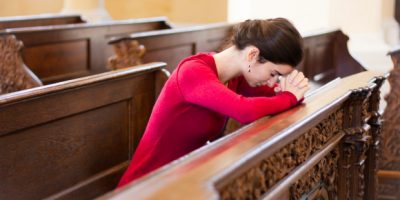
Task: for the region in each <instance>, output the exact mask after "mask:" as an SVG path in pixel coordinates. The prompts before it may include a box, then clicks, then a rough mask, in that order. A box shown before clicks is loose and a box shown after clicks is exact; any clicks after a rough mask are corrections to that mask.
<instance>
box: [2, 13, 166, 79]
mask: <svg viewBox="0 0 400 200" xmlns="http://www.w3.org/2000/svg"><path fill="white" fill-rule="evenodd" d="M166 28H170V25H169V24H168V23H167V22H166V18H165V17H155V18H145V19H134V20H124V21H113V22H108V23H102V24H69V25H54V26H41V27H25V28H14V29H6V30H4V31H0V36H2V35H3V36H4V35H9V34H12V35H15V36H16V38H17V39H18V40H21V41H22V42H23V43H24V46H25V48H24V49H23V51H22V58H23V60H24V62H25V63H26V64H27V65H28V66H29V68H30V69H31V70H32V71H33V73H35V74H36V75H37V76H38V77H39V78H40V79H41V81H42V82H43V83H44V84H48V83H54V82H59V81H63V80H68V79H72V78H77V77H82V76H87V75H92V74H97V73H101V72H105V71H109V69H108V68H107V58H108V57H110V56H111V55H112V48H111V47H109V46H108V45H107V42H108V39H109V38H111V37H115V36H122V35H125V34H130V33H133V32H140V31H149V30H155V29H166Z"/></svg>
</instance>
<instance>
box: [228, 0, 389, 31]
mask: <svg viewBox="0 0 400 200" xmlns="http://www.w3.org/2000/svg"><path fill="white" fill-rule="evenodd" d="M228 6H229V12H228V20H229V21H242V20H245V19H247V18H272V17H285V18H288V19H289V20H291V21H292V22H293V23H294V24H295V25H296V27H297V28H299V29H300V30H301V31H303V32H307V31H311V30H315V29H320V28H326V27H338V28H341V29H342V30H343V31H345V32H350V33H366V32H379V31H381V30H382V26H383V23H384V21H385V19H388V18H393V15H394V0H302V1H298V0H280V1H276V0H246V1H242V0H229V1H228Z"/></svg>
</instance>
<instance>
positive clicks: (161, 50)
mask: <svg viewBox="0 0 400 200" xmlns="http://www.w3.org/2000/svg"><path fill="white" fill-rule="evenodd" d="M231 28H232V24H227V23H214V24H207V25H198V26H189V27H181V28H174V29H170V30H159V31H147V32H141V33H134V34H131V35H130V36H129V37H114V38H112V39H111V41H110V44H113V45H114V46H115V49H116V50H125V51H116V52H115V53H116V54H117V55H115V57H122V58H121V59H124V58H131V60H137V59H141V60H139V61H137V62H141V63H147V62H155V61H162V62H166V63H167V70H169V71H170V72H172V71H173V70H174V69H175V68H176V66H177V65H178V63H179V62H180V61H181V60H182V59H184V58H186V57H188V56H191V55H194V54H196V53H198V52H210V51H216V50H217V49H218V48H219V47H221V46H222V45H223V44H224V43H225V41H226V40H227V38H228V37H229V35H230V31H231ZM132 41H135V43H138V44H140V45H143V46H144V48H145V49H146V52H145V53H144V56H138V55H135V54H132V53H130V52H129V51H127V50H128V48H124V49H121V48H120V47H119V46H132V45H130V43H131V42H132ZM118 54H120V55H121V56H118ZM111 65H112V64H111ZM128 66H129V65H128ZM125 67H126V66H125Z"/></svg>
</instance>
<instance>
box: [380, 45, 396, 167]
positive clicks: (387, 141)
mask: <svg viewBox="0 0 400 200" xmlns="http://www.w3.org/2000/svg"><path fill="white" fill-rule="evenodd" d="M392 60H393V63H394V68H393V70H392V71H391V72H390V75H389V78H388V81H389V84H390V87H391V91H390V93H389V94H388V95H387V96H386V97H385V100H386V102H387V106H386V109H385V112H384V114H383V119H384V124H383V130H382V147H383V148H382V158H381V160H380V162H381V163H380V169H385V170H396V171H400V123H399V121H400V100H399V99H400V82H399V80H400V63H399V61H400V52H398V53H396V54H392Z"/></svg>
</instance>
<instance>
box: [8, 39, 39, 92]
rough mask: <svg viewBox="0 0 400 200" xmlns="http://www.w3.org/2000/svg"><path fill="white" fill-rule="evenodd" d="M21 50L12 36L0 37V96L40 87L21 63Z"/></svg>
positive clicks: (20, 46) (34, 77)
mask: <svg viewBox="0 0 400 200" xmlns="http://www.w3.org/2000/svg"><path fill="white" fill-rule="evenodd" d="M22 48H23V44H22V42H21V41H17V39H16V38H15V37H14V36H13V35H10V36H7V37H0V95H1V94H5V93H10V92H15V91H19V90H24V89H29V88H33V87H37V86H41V85H42V82H41V81H40V80H39V78H37V77H36V76H35V74H34V73H33V72H32V71H31V70H30V69H29V68H28V67H27V66H26V65H25V64H24V62H23V61H22V59H21V49H22Z"/></svg>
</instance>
